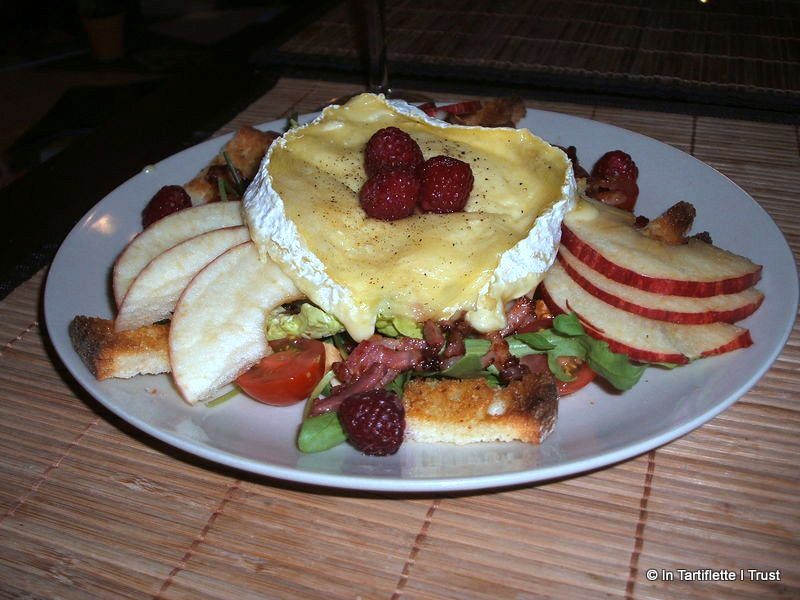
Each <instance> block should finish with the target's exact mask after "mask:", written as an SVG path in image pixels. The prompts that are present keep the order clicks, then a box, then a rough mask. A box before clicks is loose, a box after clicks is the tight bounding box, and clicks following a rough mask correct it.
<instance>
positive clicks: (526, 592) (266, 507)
mask: <svg viewBox="0 0 800 600" xmlns="http://www.w3.org/2000/svg"><path fill="white" fill-rule="evenodd" d="M352 91H355V90H354V88H350V87H348V86H345V85H339V84H329V83H319V82H314V81H303V80H281V81H280V82H279V83H278V85H277V86H276V87H275V88H274V89H273V90H272V91H270V92H269V93H267V94H266V95H265V96H264V97H263V98H261V99H260V100H259V101H258V102H256V103H255V104H254V105H252V106H251V107H250V108H248V109H247V110H246V111H244V113H243V114H241V115H239V116H238V117H237V118H236V119H235V120H234V121H233V122H232V123H230V124H229V125H228V126H227V127H226V128H225V129H226V130H230V129H233V128H234V127H236V126H238V125H239V124H242V123H246V122H247V123H253V122H261V121H266V120H271V119H274V118H279V117H285V116H288V115H289V114H291V113H292V112H295V111H299V112H303V111H308V110H312V109H315V108H317V107H319V106H320V105H321V104H322V103H323V102H324V101H325V100H326V99H327V98H330V97H334V96H338V95H340V94H344V93H348V92H352ZM531 106H533V107H535V108H543V109H548V110H558V111H561V112H565V113H571V114H576V115H580V116H584V117H590V118H594V119H598V120H601V121H605V122H609V123H613V124H618V125H623V126H625V127H627V128H629V129H634V130H637V131H640V132H642V133H644V134H646V135H649V136H653V137H655V138H658V139H661V140H662V141H664V142H666V143H669V144H672V145H674V146H676V147H679V148H681V149H683V150H686V151H690V152H692V153H694V154H695V155H696V156H698V157H700V158H702V159H703V160H705V161H707V162H709V163H710V164H712V165H714V166H715V167H716V168H718V169H720V170H721V171H722V172H724V173H727V174H729V175H730V176H731V177H732V178H733V179H734V180H735V181H737V182H738V183H739V184H740V185H741V186H742V187H744V188H745V189H746V190H747V191H749V192H750V193H751V194H752V195H753V196H754V197H755V198H756V200H758V201H759V202H760V203H761V204H762V205H763V206H764V207H765V208H766V209H767V210H768V211H769V212H770V213H771V214H772V215H773V217H774V218H775V219H776V221H777V222H778V223H779V225H780V226H781V227H782V228H783V231H784V232H785V234H786V236H787V238H788V239H789V241H790V243H791V245H792V248H793V249H794V252H795V255H796V256H797V255H798V253H800V228H798V225H797V219H796V216H795V215H796V212H797V203H798V198H797V193H796V189H795V187H796V186H795V177H794V174H796V173H797V172H798V171H800V152H798V132H797V130H796V128H794V127H791V126H788V125H780V126H778V125H764V124H758V123H750V122H744V121H730V120H723V119H714V118H706V117H690V116H683V115H675V114H659V113H642V112H634V111H630V110H610V109H600V108H593V107H587V106H576V105H570V104H553V103H536V104H531ZM732 136H733V137H734V138H735V137H736V136H746V137H747V139H749V140H750V144H749V146H748V148H747V150H746V151H745V150H742V149H740V148H733V147H731V145H730V140H731V139H732ZM44 276H45V274H44V272H41V273H39V274H37V275H36V276H35V277H33V278H32V279H31V280H29V281H28V282H26V283H25V284H23V285H22V286H20V287H19V288H17V289H16V290H15V291H14V292H12V293H11V294H10V295H9V296H8V297H7V298H6V299H5V300H4V301H3V302H1V303H0V598H48V599H49V598H109V599H110V598H114V599H117V598H157V599H178V598H191V599H193V600H198V599H219V600H223V599H229V598H244V599H246V598H253V599H255V598H315V597H325V598H384V599H386V600H389V599H395V600H396V599H399V598H415V599H437V600H442V599H463V598H479V599H487V600H488V599H492V600H494V599H497V598H559V599H567V598H576V599H585V598H595V597H601V596H602V597H612V598H689V597H693V598H721V597H724V598H765V597H770V598H775V597H786V598H789V597H798V596H800V560H798V558H800V505H798V502H797V496H798V493H800V468H799V467H798V460H797V456H798V455H800V435H798V433H800V377H798V372H799V371H798V362H800V328H798V326H795V329H794V331H793V333H792V336H791V338H790V340H789V343H788V345H787V347H786V348H785V350H784V352H783V353H782V355H781V356H780V358H779V359H778V361H777V362H776V363H775V365H774V366H773V368H772V369H771V370H770V371H769V372H768V373H767V374H766V375H765V377H764V378H763V379H762V380H761V381H760V382H759V383H758V385H756V387H755V388H753V389H752V390H751V391H750V392H749V393H748V394H747V395H746V396H745V397H744V398H742V399H741V400H740V401H739V402H737V403H736V404H735V405H734V406H733V407H731V408H729V409H728V410H726V411H725V412H724V413H722V414H721V415H720V416H718V417H717V418H715V419H714V420H712V421H711V422H709V423H708V424H706V425H705V426H703V427H701V428H700V429H698V430H696V431H694V432H693V433H691V434H689V435H687V436H685V437H683V438H681V439H679V440H677V441H675V442H673V443H671V444H669V445H667V446H665V447H663V448H659V449H657V450H653V451H651V452H649V453H647V454H645V455H643V456H640V457H638V458H635V459H633V460H629V461H627V462H624V463H622V464H619V465H616V466H613V467H611V468H606V469H603V470H600V471H597V472H593V473H589V474H585V475H582V476H578V477H573V478H570V479H567V480H563V481H558V482H553V483H548V484H546V485H539V486H530V487H521V488H518V489H514V490H503V491H489V492H484V493H480V494H473V495H463V496H443V497H435V496H421V497H413V498H401V497H389V496H381V495H370V494H355V493H348V492H345V491H336V490H323V489H311V488H307V487H302V486H294V485H288V484H283V483H281V482H278V481H272V480H267V479H263V478H258V477H251V476H247V475H243V474H242V473H238V472H233V471H230V470H228V469H226V468H222V467H219V466H216V465H212V464H210V463H206V462H204V461H202V460H199V459H195V458H193V457H191V456H188V455H186V454H183V453H181V452H179V451H176V450H173V449H171V448H169V447H167V446H164V445H162V444H160V443H159V442H156V441H153V440H152V439H149V438H147V437H146V436H144V435H142V434H140V433H139V432H137V431H135V430H134V429H132V428H131V427H129V426H128V425H127V424H125V423H123V422H120V421H119V420H118V419H116V418H115V417H113V416H112V415H110V414H109V413H108V412H107V411H105V410H104V409H103V408H102V407H100V405H99V404H98V403H97V402H95V401H94V400H93V399H91V398H90V397H88V396H87V394H85V392H83V391H82V390H81V389H80V388H79V387H78V386H77V385H76V384H75V383H74V382H73V381H72V379H71V378H70V377H69V376H68V375H67V374H66V373H65V371H64V370H63V368H62V367H61V366H60V363H59V361H58V359H57V357H55V355H54V354H53V352H52V350H51V348H50V347H49V343H48V338H47V335H46V332H45V331H44V330H43V328H42V325H41V321H40V316H39V312H40V295H41V288H42V284H43V280H44ZM699 568H708V569H730V570H735V571H737V572H738V570H739V569H745V570H747V569H759V570H764V571H766V570H774V569H779V570H780V577H781V580H780V581H779V582H776V581H773V582H751V581H741V580H737V581H726V582H710V581H708V582H686V581H678V580H677V579H676V580H675V581H671V582H665V581H663V580H661V577H659V580H657V581H653V582H650V581H648V577H647V572H648V570H650V569H655V570H656V571H657V572H658V573H659V574H660V573H661V572H662V570H664V571H665V572H670V573H676V571H677V569H699Z"/></svg>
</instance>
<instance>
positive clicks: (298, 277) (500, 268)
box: [243, 101, 576, 340]
mask: <svg viewBox="0 0 800 600" xmlns="http://www.w3.org/2000/svg"><path fill="white" fill-rule="evenodd" d="M386 102H387V104H388V105H390V106H391V107H392V108H393V109H394V110H396V111H397V112H398V113H400V114H403V115H406V116H410V117H412V118H414V119H417V120H420V121H424V122H425V123H427V124H428V125H430V126H432V127H436V128H442V129H444V128H449V127H454V128H465V126H460V125H451V124H449V123H445V122H443V121H440V120H438V119H434V118H432V117H429V116H428V115H426V114H425V113H424V112H422V111H420V110H419V109H417V108H416V107H414V106H412V105H410V104H408V103H406V102H402V101H386ZM333 109H334V107H328V108H326V109H325V110H323V112H322V114H321V115H320V116H319V117H317V118H316V119H315V120H314V121H312V122H311V123H309V124H307V125H304V126H301V127H300V128H297V129H294V130H293V136H297V135H302V130H303V128H305V127H309V126H311V125H315V124H316V123H318V122H319V121H320V120H322V119H324V118H325V115H326V114H327V112H328V111H330V110H333ZM469 129H481V128H474V127H469ZM534 137H535V136H534ZM537 139H538V138H537ZM286 144H287V140H286V138H285V137H281V138H279V139H278V140H276V141H275V142H274V143H273V144H272V146H271V147H270V149H269V151H268V152H267V155H266V156H265V158H264V160H263V161H262V163H261V167H260V169H259V172H258V173H257V175H256V177H255V179H254V181H253V183H252V184H251V185H250V187H249V188H248V190H247V192H246V194H245V196H244V201H243V204H244V212H245V220H246V223H247V225H248V227H249V229H250V235H251V238H252V239H253V241H254V242H255V243H256V246H257V247H258V250H259V254H260V256H261V257H262V258H266V257H267V256H268V257H269V258H271V259H272V260H273V261H275V262H276V263H277V264H278V265H280V266H281V268H282V269H283V270H284V272H285V273H286V274H287V275H288V276H289V277H290V278H292V279H293V280H294V282H295V284H296V285H297V287H298V288H299V289H301V290H303V291H304V293H306V295H307V296H308V297H309V298H310V299H311V300H312V301H313V302H314V303H316V304H317V305H318V306H320V307H321V308H322V309H324V310H325V311H327V312H329V313H331V314H333V315H335V316H336V317H337V318H338V319H339V320H340V321H341V322H342V323H343V324H344V325H345V327H346V328H347V329H348V332H349V333H350V334H351V336H352V337H353V338H354V339H356V340H361V339H365V338H367V337H369V336H370V335H372V334H373V333H374V318H373V319H370V320H368V321H365V319H364V315H365V311H367V312H369V310H370V308H369V307H368V306H366V305H365V304H363V303H359V302H358V301H357V300H356V298H355V297H354V296H353V293H352V292H351V290H350V289H348V288H347V287H345V286H343V285H340V284H338V283H337V282H336V281H334V280H333V279H332V278H331V277H330V276H329V275H328V273H327V272H326V268H325V265H324V263H323V262H322V260H320V258H319V257H317V256H316V255H315V254H314V253H313V252H312V251H311V250H310V249H309V248H308V247H307V246H306V245H305V244H304V243H303V241H302V238H301V236H300V233H299V231H298V229H297V226H296V225H295V223H294V222H293V221H292V220H291V219H290V218H288V217H287V215H286V210H285V205H284V202H283V200H282V198H281V197H280V195H279V194H278V193H277V192H276V190H275V188H274V187H273V181H272V177H271V175H270V173H269V169H268V167H269V162H270V157H271V155H272V153H273V152H275V151H276V150H278V149H279V148H284V147H285V146H286ZM563 160H564V164H565V169H566V177H565V180H564V182H563V184H562V187H561V189H560V197H559V199H558V200H557V201H556V202H554V203H553V204H552V205H551V206H550V207H549V208H548V209H547V210H545V211H544V212H543V213H542V214H541V215H539V217H538V218H537V219H536V221H535V223H534V225H533V227H532V228H531V230H530V231H529V233H528V235H527V236H526V237H525V238H523V239H521V240H520V241H518V242H517V243H516V244H515V245H514V246H512V247H511V248H509V249H508V250H506V251H505V252H504V253H503V254H502V255H501V257H500V259H499V262H498V265H497V267H496V268H495V270H494V272H493V274H492V276H491V277H490V278H489V280H488V281H487V283H486V284H485V285H484V286H483V287H482V288H481V289H480V291H479V293H478V294H477V297H476V299H475V304H474V308H472V309H471V310H468V311H467V314H466V318H467V320H468V321H469V322H470V324H471V325H472V326H473V327H475V328H476V329H478V330H479V331H491V330H495V329H501V328H502V327H504V326H505V314H504V305H505V303H506V302H507V301H509V300H512V299H514V298H517V297H519V296H521V295H523V294H525V293H527V292H529V291H531V290H532V289H533V288H534V287H536V285H537V284H538V283H539V281H540V280H541V278H542V276H543V275H544V273H545V272H546V271H547V270H548V269H549V268H550V266H551V265H552V264H553V261H554V260H555V258H556V253H557V250H558V245H559V242H560V236H561V221H562V220H563V218H564V215H565V214H566V213H567V212H568V211H569V210H570V209H571V208H572V207H573V206H574V203H575V195H576V184H575V178H574V176H573V172H572V165H571V162H570V161H569V159H568V158H567V157H566V155H563ZM448 316H449V315H448Z"/></svg>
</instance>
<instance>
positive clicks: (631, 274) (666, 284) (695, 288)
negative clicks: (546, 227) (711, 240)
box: [561, 224, 761, 298]
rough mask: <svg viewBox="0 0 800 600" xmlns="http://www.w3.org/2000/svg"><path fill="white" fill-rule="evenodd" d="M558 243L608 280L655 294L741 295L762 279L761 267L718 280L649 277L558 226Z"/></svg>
mask: <svg viewBox="0 0 800 600" xmlns="http://www.w3.org/2000/svg"><path fill="white" fill-rule="evenodd" d="M561 243H562V244H563V245H564V246H565V247H566V248H567V249H568V250H569V251H570V252H572V254H574V255H575V257H576V258H577V259H579V260H580V261H581V262H583V263H585V264H586V265H588V266H589V267H591V268H593V269H594V270H595V271H598V272H600V273H602V274H603V275H605V276H606V277H608V278H609V279H613V280H614V281H617V282H619V283H623V284H625V285H629V286H631V287H636V288H639V289H640V290H645V291H647V292H654V293H656V294H668V295H671V296H690V297H693V298H707V297H708V296H717V295H719V294H733V293H735V292H741V291H742V290H744V289H747V288H749V287H751V286H753V285H755V283H756V282H757V281H758V280H759V279H761V266H760V265H759V266H758V268H757V269H756V270H755V271H753V272H751V273H746V274H745V275H742V276H740V277H733V278H731V279H721V280H718V281H688V280H680V279H659V278H656V277H648V276H646V275H641V274H639V273H636V272H635V271H631V270H629V269H626V268H625V267H622V266H620V265H617V264H615V263H613V262H611V261H610V260H608V259H607V258H605V257H604V256H603V255H602V254H600V253H599V252H598V251H597V250H595V249H594V248H592V247H591V246H590V245H589V244H587V243H585V242H584V241H583V240H581V239H580V238H579V237H578V236H577V235H575V233H574V232H573V231H572V230H570V228H569V227H567V226H566V225H563V224H562V226H561Z"/></svg>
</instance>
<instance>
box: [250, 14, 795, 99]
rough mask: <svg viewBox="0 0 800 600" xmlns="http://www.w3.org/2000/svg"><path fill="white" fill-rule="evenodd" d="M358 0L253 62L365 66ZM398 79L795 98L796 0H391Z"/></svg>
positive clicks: (390, 43) (674, 95)
mask: <svg viewBox="0 0 800 600" xmlns="http://www.w3.org/2000/svg"><path fill="white" fill-rule="evenodd" d="M362 4H363V3H361V2H352V1H343V2H341V3H340V4H339V5H338V6H336V7H335V8H333V9H332V10H330V11H329V12H328V13H327V14H325V15H323V16H322V17H320V18H319V19H317V20H316V21H315V22H313V23H311V24H310V25H309V26H307V27H306V28H305V29H304V30H303V31H301V32H300V33H298V34H297V35H294V36H293V37H292V38H291V39H289V40H288V41H287V42H285V43H284V44H283V45H282V46H281V47H280V48H279V49H278V50H277V51H274V52H270V53H268V54H263V55H260V56H259V58H258V59H259V60H261V61H265V62H270V63H273V64H282V65H290V66H292V67H294V68H300V67H302V68H309V67H311V68H323V69H329V70H338V71H348V72H354V71H357V72H363V62H364V59H363V55H364V54H365V52H364V46H365V43H364V41H363V38H364V36H363V30H364V28H365V25H364V23H363V21H364V18H363V15H361V14H360V13H359V10H363V9H359V6H361V5H362ZM386 29H387V36H386V39H387V52H388V54H387V56H388V60H389V64H390V73H391V74H392V75H393V76H394V77H396V78H403V77H406V78H412V79H414V80H415V79H419V78H420V77H429V78H434V79H435V78H438V77H446V78H448V79H453V78H454V77H458V78H461V79H464V80H471V81H479V82H485V83H504V84H513V85H518V86H535V87H538V88H542V87H545V86H549V87H552V88H557V89H566V90H570V91H582V92H585V91H592V92H598V93H603V94H626V95H637V96H643V97H649V98H669V99H673V100H679V99H680V100H684V101H692V102H709V101H710V102H715V103H718V104H732V105H737V106H747V107H750V108H758V109H767V108H771V109H777V110H790V111H792V110H795V111H796V110H797V106H798V105H800V34H799V33H798V31H800V6H798V4H797V3H796V2H790V1H785V0H769V1H763V2H745V1H739V2H718V1H716V0H711V1H709V2H698V1H697V0H695V1H693V2H689V1H687V0H668V1H662V2H648V1H644V0H626V1H624V2H620V1H619V0H561V1H560V2H557V3H553V2H552V1H550V0H524V1H520V2H497V1H496V0H463V1H461V2H452V3H443V2H436V3H434V2H415V1H414V0H387V1H386Z"/></svg>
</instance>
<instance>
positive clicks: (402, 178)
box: [358, 171, 419, 221]
mask: <svg viewBox="0 0 800 600" xmlns="http://www.w3.org/2000/svg"><path fill="white" fill-rule="evenodd" d="M418 195H419V179H418V178H417V176H416V174H414V173H412V172H411V171H384V172H381V173H378V174H376V175H374V176H373V177H370V178H369V179H367V181H366V183H365V184H364V186H363V187H362V188H361V192H360V193H359V195H358V197H359V201H360V203H361V208H363V209H364V212H366V213H367V215H369V216H370V217H372V218H374V219H381V220H383V221H395V220H397V219H402V218H403V217H408V216H411V215H412V214H413V213H414V209H415V208H416V206H417V196H418Z"/></svg>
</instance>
